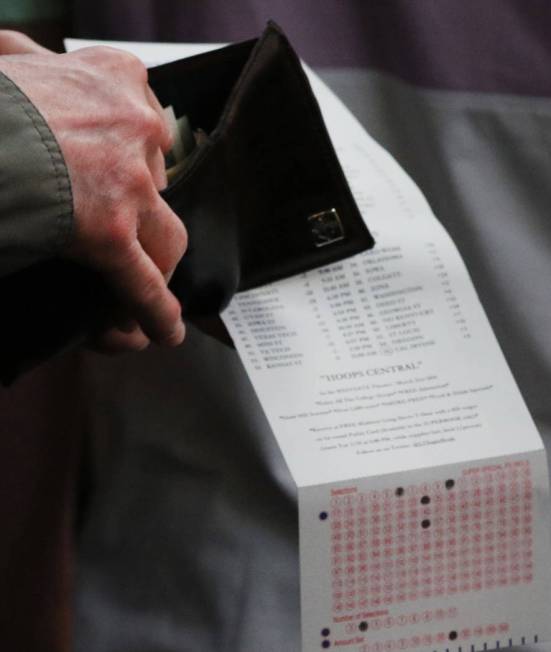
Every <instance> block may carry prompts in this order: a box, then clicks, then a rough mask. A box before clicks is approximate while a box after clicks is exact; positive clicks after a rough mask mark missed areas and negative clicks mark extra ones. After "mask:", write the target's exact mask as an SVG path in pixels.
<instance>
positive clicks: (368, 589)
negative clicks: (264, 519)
mask: <svg viewBox="0 0 551 652" xmlns="http://www.w3.org/2000/svg"><path fill="white" fill-rule="evenodd" d="M311 82H312V84H313V86H314V89H315V91H316V95H317V98H318V101H319V102H320V104H321V107H322V111H323V114H324V118H325V121H326V124H327V126H328V128H329V131H330V133H331V136H332V138H333V142H334V144H335V146H336V149H337V151H338V153H339V156H340V160H341V163H342V165H343V167H344V169H345V171H346V173H347V177H348V181H349V183H350V185H351V187H352V190H353V193H354V195H355V197H356V200H357V202H358V204H359V206H360V209H361V211H362V214H363V216H364V218H365V220H366V222H368V224H369V227H370V229H371V230H372V232H374V236H375V240H376V242H377V244H376V246H375V249H373V250H372V251H370V252H366V253H364V254H360V255H358V256H355V257H353V258H350V259H348V260H346V261H344V262H341V263H339V264H336V265H332V266H330V267H326V268H323V269H318V270H315V271H312V272H309V273H307V274H304V275H302V276H300V277H295V278H292V279H289V280H286V281H282V282H279V283H276V284H273V285H270V286H266V287H264V288H261V289H257V290H254V291H251V292H246V293H241V294H238V295H237V296H236V298H235V299H234V301H233V303H232V304H231V305H230V306H229V309H228V310H227V311H226V312H225V313H224V315H223V319H224V321H225V323H226V325H227V327H228V330H229V331H230V333H231V335H232V337H233V339H234V341H235V343H236V346H237V349H238V351H239V352H240V355H241V357H242V360H243V364H244V365H245V367H246V369H247V372H248V374H249V376H250V378H251V381H252V383H253V386H254V387H255V390H256V392H257V395H258V397H259V399H260V402H261V404H262V406H263V409H264V411H265V413H266V415H267V417H268V420H269V422H270V425H271V427H272V429H273V432H274V434H275V436H276V438H277V440H278V442H279V445H280V447H281V449H282V451H283V454H284V456H285V458H286V461H287V464H288V466H289V468H290V470H291V473H292V475H293V477H294V479H295V481H296V483H297V487H298V496H299V515H300V517H299V518H300V548H301V550H300V552H301V586H302V623H303V651H304V652H316V651H318V650H320V649H323V648H331V649H333V648H346V649H347V650H353V651H354V652H392V651H394V650H411V649H415V650H424V651H426V652H434V651H436V650H460V651H462V650H465V651H468V650H470V651H474V650H475V649H476V650H481V649H493V648H499V647H510V646H512V645H521V644H524V643H526V644H528V643H534V642H537V641H538V640H543V639H544V638H548V637H549V634H550V631H549V630H550V624H549V623H550V618H549V614H548V611H549V607H548V604H549V597H550V577H549V565H550V564H549V560H550V559H551V555H550V553H551V550H550V543H549V539H548V532H547V520H548V512H549V485H548V472H547V462H546V456H545V451H544V448H543V444H542V441H541V438H540V436H539V434H538V432H537V431H536V428H535V426H534V423H533V421H532V419H531V417H530V415H529V413H528V410H527V408H526V406H525V404H524V402H523V400H522V398H521V395H520V392H519V390H518V388H517V386H516V384H515V382H514V380H513V377H512V375H511V372H510V371H509V368H508V367H507V363H506V362H505V359H504V357H503V354H502V352H501V350H500V348H499V345H498V343H497V341H496V339H495V336H494V334H493V332H492V330H491V328H490V325H489V323H488V320H487V318H486V316H485V314H484V311H483V308H482V306H481V304H480V302H479V300H478V297H477V295H476V292H475V290H474V288H473V285H472V283H471V280H470V278H469V275H468V272H467V270H466V268H465V265H464V263H463V261H462V259H461V257H460V255H459V253H458V251H457V249H456V248H455V245H454V244H453V242H452V241H451V239H450V237H449V236H448V234H447V233H446V231H445V230H444V228H443V227H442V225H441V224H440V223H439V222H438V221H437V220H436V218H435V217H434V215H433V214H432V213H431V210H430V208H429V206H428V205H427V202H426V201H425V199H424V198H423V196H422V194H421V193H420V191H419V190H418V188H417V187H416V186H415V185H414V183H413V182H412V181H411V179H409V178H408V177H407V176H406V174H405V173H404V172H403V171H402V170H401V169H400V167H399V166H398V165H397V163H396V162H395V161H394V160H393V159H392V158H391V157H390V156H389V154H388V153H387V152H386V151H384V150H383V149H382V148H381V147H380V146H379V145H377V144H376V143H375V142H374V141H373V140H372V139H371V138H370V137H369V136H368V134H367V133H366V132H365V131H364V130H363V128H362V127H361V126H360V124H359V123H358V122H357V121H356V120H355V118H354V117H353V116H352V115H351V114H350V113H349V112H348V110H347V109H346V108H345V107H344V106H343V105H342V104H341V103H340V101H339V100H338V99H337V98H336V97H335V96H334V95H333V94H332V93H331V91H330V90H329V89H328V88H327V87H326V86H325V85H324V84H323V83H322V82H321V81H320V80H319V79H318V78H316V77H315V75H311ZM519 605H522V608H521V609H519Z"/></svg>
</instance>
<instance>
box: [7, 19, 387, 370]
mask: <svg viewBox="0 0 551 652" xmlns="http://www.w3.org/2000/svg"><path fill="white" fill-rule="evenodd" d="M149 80H150V82H149V83H150V85H151V87H152V88H153V90H154V92H155V93H156V95H157V97H158V98H159V100H160V102H161V104H163V106H167V105H172V106H173V107H174V110H175V113H176V115H184V114H185V115H186V116H187V117H188V119H189V121H190V123H191V125H192V126H193V127H194V128H200V129H201V130H202V131H203V132H204V133H205V134H206V137H205V138H204V139H203V140H202V142H201V144H199V145H197V147H195V149H194V150H193V152H192V153H191V154H190V156H189V157H188V158H187V159H186V163H185V166H184V168H183V169H182V170H181V172H180V173H179V175H178V176H177V177H176V178H175V179H174V180H173V182H172V183H171V185H170V186H169V187H168V188H167V189H166V190H165V191H164V192H163V193H162V195H163V197H164V198H165V200H166V201H167V202H168V203H169V205H170V206H171V207H172V209H173V210H174V211H175V212H176V213H177V214H178V215H179V216H180V217H181V219H182V220H183V221H184V223H185V225H186V227H187V230H188V234H189V247H188V251H187V253H186V255H185V256H184V258H183V259H182V261H181V262H180V264H179V265H178V267H177V269H176V272H175V274H174V276H173V278H172V281H171V283H170V287H171V289H172V290H173V292H174V293H175V295H176V296H177V297H178V298H179V300H180V301H181V303H182V307H183V312H184V315H185V316H186V317H187V318H189V319H190V320H192V321H193V319H194V317H200V316H204V315H212V314H217V313H218V312H220V311H221V310H223V308H224V307H225V306H226V305H227V304H228V303H229V301H230V300H231V298H232V297H233V295H234V294H235V293H236V292H238V291H240V290H247V289H250V288H254V287H257V286H259V285H263V284H266V283H270V282H272V281H276V280H279V279H282V278H285V277H287V276H290V275H293V274H297V273H300V272H304V271H306V270H309V269H312V268H314V267H318V266H321V265H326V264H329V263H332V262H335V261H337V260H340V259H342V258H344V257H347V256H350V255H353V254H356V253H359V252H361V251H364V250H366V249H369V248H370V247H372V246H373V244H374V242H373V239H372V237H371V235H370V233H369V231H368V229H367V228H366V226H365V224H364V222H363V219H362V217H361V215H360V213H359V211H358V208H357V206H356V204H355V202H354V199H353V197H352V194H351V192H350V189H349V187H348V184H347V181H346V179H345V177H344V174H343V171H342V169H341V166H340V164H339V161H338V159H337V156H336V154H335V151H334V149H333V146H332V144H331V141H330V139H329V136H328V133H327V130H326V127H325V125H324V122H323V119H322V116H321V112H320V109H319V106H318V103H317V101H316V99H315V97H314V95H313V92H312V90H311V88H310V84H309V82H308V79H307V77H306V74H305V73H304V71H303V69H302V66H301V63H300V60H299V59H298V57H297V55H296V54H295V52H294V51H293V49H292V47H291V45H290V44H289V42H288V40H287V38H286V37H285V35H284V34H283V33H282V31H281V30H280V28H279V27H277V26H276V25H275V24H274V23H269V24H268V26H267V28H266V30H265V31H264V33H263V35H262V36H261V37H260V38H259V39H254V40H251V41H246V42H243V43H237V44H235V45H230V46H228V47H223V48H220V49H217V50H214V51H211V52H208V53H206V54H200V55H197V56H194V57H189V58H186V59H182V60H180V61H175V62H172V63H168V64H165V65H162V66H159V67H156V68H153V69H151V70H150V77H149ZM0 305H1V306H2V313H3V318H2V319H1V320H0V379H1V380H2V381H3V382H10V381H12V380H13V379H14V378H15V377H17V375H18V374H19V373H20V372H21V371H23V370H25V369H27V368H29V367H30V366H33V365H34V364H36V363H37V362H39V361H41V360H44V359H46V358H48V357H51V356H52V355H53V354H54V353H56V352H57V351H59V350H61V349H63V348H65V347H66V346H67V345H69V344H70V343H74V342H77V341H79V340H81V339H82V338H83V337H85V336H86V334H87V333H89V332H90V331H91V330H93V329H94V328H98V327H99V326H100V325H101V324H102V323H105V322H106V319H107V318H108V315H109V313H110V310H111V309H112V307H113V305H115V301H114V300H113V298H112V297H111V296H110V294H109V291H108V290H107V288H106V287H104V285H103V283H102V282H101V279H100V278H99V276H98V275H97V274H96V273H95V272H93V271H91V270H89V269H85V268H83V267H80V266H78V265H75V264H72V263H69V262H67V261H64V260H61V259H59V260H50V261H47V262H44V263H41V264H38V265H35V266H32V267H29V268H28V269H26V270H23V271H22V272H18V273H16V274H13V275H11V276H8V277H5V278H3V279H0Z"/></svg>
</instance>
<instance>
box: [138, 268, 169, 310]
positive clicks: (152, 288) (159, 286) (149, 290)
mask: <svg viewBox="0 0 551 652" xmlns="http://www.w3.org/2000/svg"><path fill="white" fill-rule="evenodd" d="M164 291H165V288H164V285H163V283H162V281H161V280H160V277H159V276H158V275H157V274H154V273H153V272H150V273H148V274H147V275H145V276H144V278H143V279H142V283H141V299H142V303H143V305H144V306H157V305H158V303H159V300H160V299H161V298H162V295H163V292H164Z"/></svg>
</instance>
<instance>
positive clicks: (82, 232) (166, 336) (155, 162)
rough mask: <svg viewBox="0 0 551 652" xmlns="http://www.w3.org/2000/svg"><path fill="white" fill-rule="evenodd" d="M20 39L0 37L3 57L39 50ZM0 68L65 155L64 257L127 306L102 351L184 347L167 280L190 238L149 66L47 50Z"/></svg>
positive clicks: (95, 53) (97, 51)
mask: <svg viewBox="0 0 551 652" xmlns="http://www.w3.org/2000/svg"><path fill="white" fill-rule="evenodd" d="M20 37H21V35H19V36H14V35H13V33H12V34H11V36H9V38H6V37H4V38H3V39H2V33H1V32H0V51H9V52H13V51H15V48H16V47H22V48H28V49H25V52H38V51H37V50H35V49H33V47H34V46H36V44H34V45H31V44H32V41H31V42H30V43H29V42H28V41H27V42H25V40H24V39H21V38H20ZM14 43H15V45H14ZM2 47H3V48H4V50H2V49H1V48H2ZM36 47H40V46H36ZM19 51H20V50H19ZM0 70H2V71H3V72H5V73H6V75H7V76H8V77H10V78H11V79H12V80H13V81H14V82H15V83H16V84H17V85H18V86H19V87H20V88H21V89H22V90H23V91H24V92H25V93H26V94H27V95H28V97H29V98H30V99H31V101H32V102H33V103H34V104H35V106H36V107H37V108H38V110H39V111H40V112H41V114H42V115H43V116H44V118H45V120H46V122H47V123H48V125H49V126H50V128H51V130H52V132H53V133H54V135H55V137H56V139H57V141H58V143H59V145H60V148H61V150H62V153H63V155H64V158H65V161H66V164H67V167H68V170H69V174H70V178H71V185H72V189H73V199H74V212H75V228H74V234H73V237H72V240H71V243H70V245H69V246H68V248H67V249H66V251H64V252H63V255H64V256H66V257H68V258H70V259H72V260H75V261H77V262H80V263H83V264H85V265H88V266H91V267H93V268H95V269H96V270H97V271H98V272H100V273H101V274H102V276H103V277H104V278H105V279H106V280H107V281H108V283H109V284H110V285H111V287H112V288H113V290H114V291H115V293H116V295H117V296H118V297H119V298H120V301H121V304H122V306H123V310H122V311H121V312H123V313H124V314H123V316H124V318H123V320H122V321H123V322H124V323H125V324H126V325H125V326H124V327H123V330H120V329H116V328H114V329H111V330H109V331H108V332H106V333H104V334H103V336H102V338H101V342H100V345H101V348H103V349H117V350H121V349H123V350H124V349H140V348H144V347H145V346H147V344H148V343H149V339H151V340H154V341H156V342H160V343H165V344H169V345H177V344H179V343H180V342H181V341H182V340H183V337H184V333H185V329H184V325H183V322H182V320H181V308H180V305H179V303H178V301H177V299H176V297H174V296H173V295H172V293H171V292H170V291H169V290H168V288H167V282H168V280H169V279H170V277H171V275H172V273H173V271H174V269H175V267H176V265H177V263H178V261H179V260H180V258H181V256H182V255H183V253H184V252H185V249H186V246H187V233H186V230H185V228H184V226H183V224H182V222H181V221H180V219H179V218H178V217H177V216H176V215H175V214H174V213H173V212H172V210H171V209H170V208H169V206H168V205H167V204H166V203H165V202H164V201H163V200H162V198H161V197H160V195H159V193H158V191H159V190H161V189H163V188H164V187H165V186H166V173H165V167H164V157H163V151H167V150H168V149H169V148H170V146H171V137H170V134H169V132H168V128H167V127H166V125H165V122H164V119H163V115H162V109H161V107H160V106H159V104H158V102H157V100H156V98H155V97H154V95H153V93H152V91H151V89H150V88H149V86H148V85H147V71H146V69H145V67H144V66H143V64H142V63H141V62H140V61H139V60H138V59H137V58H135V57H133V56H132V55H130V54H127V53H125V52H123V51H120V50H115V49H111V48H104V47H95V48H86V49H84V50H79V51H77V52H74V53H71V54H53V53H49V52H48V51H44V50H43V49H42V48H41V49H40V54H33V53H29V54H24V55H21V56H19V55H11V54H10V55H8V56H2V57H1V58H0Z"/></svg>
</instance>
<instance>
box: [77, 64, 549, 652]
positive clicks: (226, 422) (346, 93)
mask: <svg viewBox="0 0 551 652" xmlns="http://www.w3.org/2000/svg"><path fill="white" fill-rule="evenodd" d="M324 76H325V78H326V80H327V81H328V82H329V83H330V85H331V86H333V88H334V89H335V90H336V91H337V93H338V94H339V95H340V96H341V97H342V98H343V99H344V100H345V102H346V103H347V104H348V105H349V106H350V107H351V109H352V110H353V112H354V113H355V114H356V115H357V116H358V117H359V118H360V120H361V121H362V122H363V123H364V124H365V125H366V127H367V128H368V131H369V132H370V133H371V134H372V135H374V136H375V137H376V138H377V139H378V140H379V141H380V142H381V143H382V144H383V145H385V146H386V147H387V148H388V149H389V150H390V151H391V152H392V153H393V154H394V155H395V156H396V157H397V158H398V160H399V162H400V163H401V164H402V165H403V166H404V167H405V169H406V170H407V171H408V172H409V173H410V174H411V175H412V176H413V178H414V179H415V180H416V181H417V183H418V184H419V185H420V187H421V189H422V190H423V192H424V193H425V195H426V196H427V198H428V199H429V202H430V203H431V205H432V207H433V209H434V211H435V213H436V214H437V215H438V216H439V218H440V219H441V221H442V222H443V223H444V225H445V226H446V227H447V229H448V230H449V232H450V233H451V235H452V237H453V238H454V240H455V242H456V243H457V245H458V247H459V249H460V251H461V253H462V254H463V256H464V258H465V261H466V263H467V265H468V267H469V269H470V272H471V274H472V277H473V279H474V282H475V286H476V288H477V289H478V291H479V294H480V297H481V300H482V302H483V304H484V306H485V308H486V310H487V312H488V315H489V317H490V320H491V322H492V325H493V327H494V329H495V332H496V335H497V336H498V339H499V341H500V343H501V346H502V347H503V349H504V352H505V354H506V357H507V359H508V361H509V363H510V365H511V367H512V370H513V373H514V375H515V376H516V378H517V380H518V382H519V385H520V388H521V390H522V392H523V394H524V397H525V399H526V401H527V403H528V406H529V408H530V410H531V412H532V414H533V416H534V418H535V420H536V422H537V425H538V427H539V428H540V431H541V432H542V434H543V435H544V437H545V439H549V436H550V435H551V402H550V401H549V398H548V395H549V387H551V337H550V335H549V333H550V328H549V326H550V325H551V301H550V299H551V282H550V280H551V255H550V246H551V220H550V219H549V217H548V214H549V207H550V201H549V200H550V193H551V191H550V189H549V188H550V185H551V184H550V183H549V179H550V178H551V156H550V138H551V103H550V102H548V101H546V100H540V99H537V98H521V99H519V98H514V97H505V96H491V95H485V96H481V95H469V94H462V93H453V92H442V91H438V92H428V91H419V90H415V89H413V88H411V87H408V86H407V85H405V84H403V83H401V82H397V81H395V80H393V79H391V78H389V77H385V76H383V75H381V74H376V73H367V72H358V71H356V70H342V69H341V70H333V71H329V72H327V73H326V74H325V75H324ZM85 371H86V375H87V382H88V393H89V397H90V406H91V411H90V415H89V428H90V434H91V435H92V437H93V439H94V440H95V441H101V442H104V445H103V446H101V447H100V448H99V452H98V454H97V455H96V461H97V465H98V468H97V470H98V478H99V490H98V492H97V494H96V495H95V497H94V500H93V502H92V505H91V510H90V516H89V519H88V521H87V524H86V527H85V530H84V533H83V538H82V546H81V552H80V574H79V586H78V620H77V646H76V647H77V650H78V651H79V652H89V651H93V652H122V651H129V650H132V651H133V652H142V651H143V652H146V651H147V652H169V651H170V652H187V651H194V652H196V651H200V652H215V651H216V652H222V651H227V652H279V651H285V652H299V612H298V610H299V604H298V602H299V596H298V590H299V584H298V559H297V525H296V506H295V492H294V489H293V484H292V481H291V479H290V477H289V475H288V472H287V470H286V468H285V465H284V462H283V460H282V458H281V455H280V453H279V451H278V449H277V447H276V444H275V442H274V440H273V437H272V435H271V433H270V432H269V429H268V427H267V424H266V421H265V419H264V417H263V415H262V413H261V411H260V409H259V406H258V404H257V401H256V399H255V396H254V394H253V392H252V389H251V387H250V384H249V382H248V380H247V378H246V376H245V374H244V372H243V370H242V368H241V366H240V364H239V361H238V359H237V356H236V354H235V353H234V352H232V351H230V350H228V349H225V348H224V347H223V346H222V345H220V344H218V343H217V342H214V341H213V340H210V339H209V338H207V337H206V336H203V335H201V334H200V333H197V332H195V331H193V330H192V331H191V332H190V335H189V339H188V342H187V344H185V345H184V347H183V348H182V349H181V350H179V351H177V352H176V353H173V352H168V351H150V352H148V353H147V354H144V355H140V356H128V357H125V358H120V359H114V360H105V359H101V358H96V357H89V358H88V359H87V360H86V364H85ZM519 436H521V433H519ZM496 599H499V595H498V594H497V595H496ZM534 649H539V650H542V649H547V648H546V647H545V646H535V647H534Z"/></svg>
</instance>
